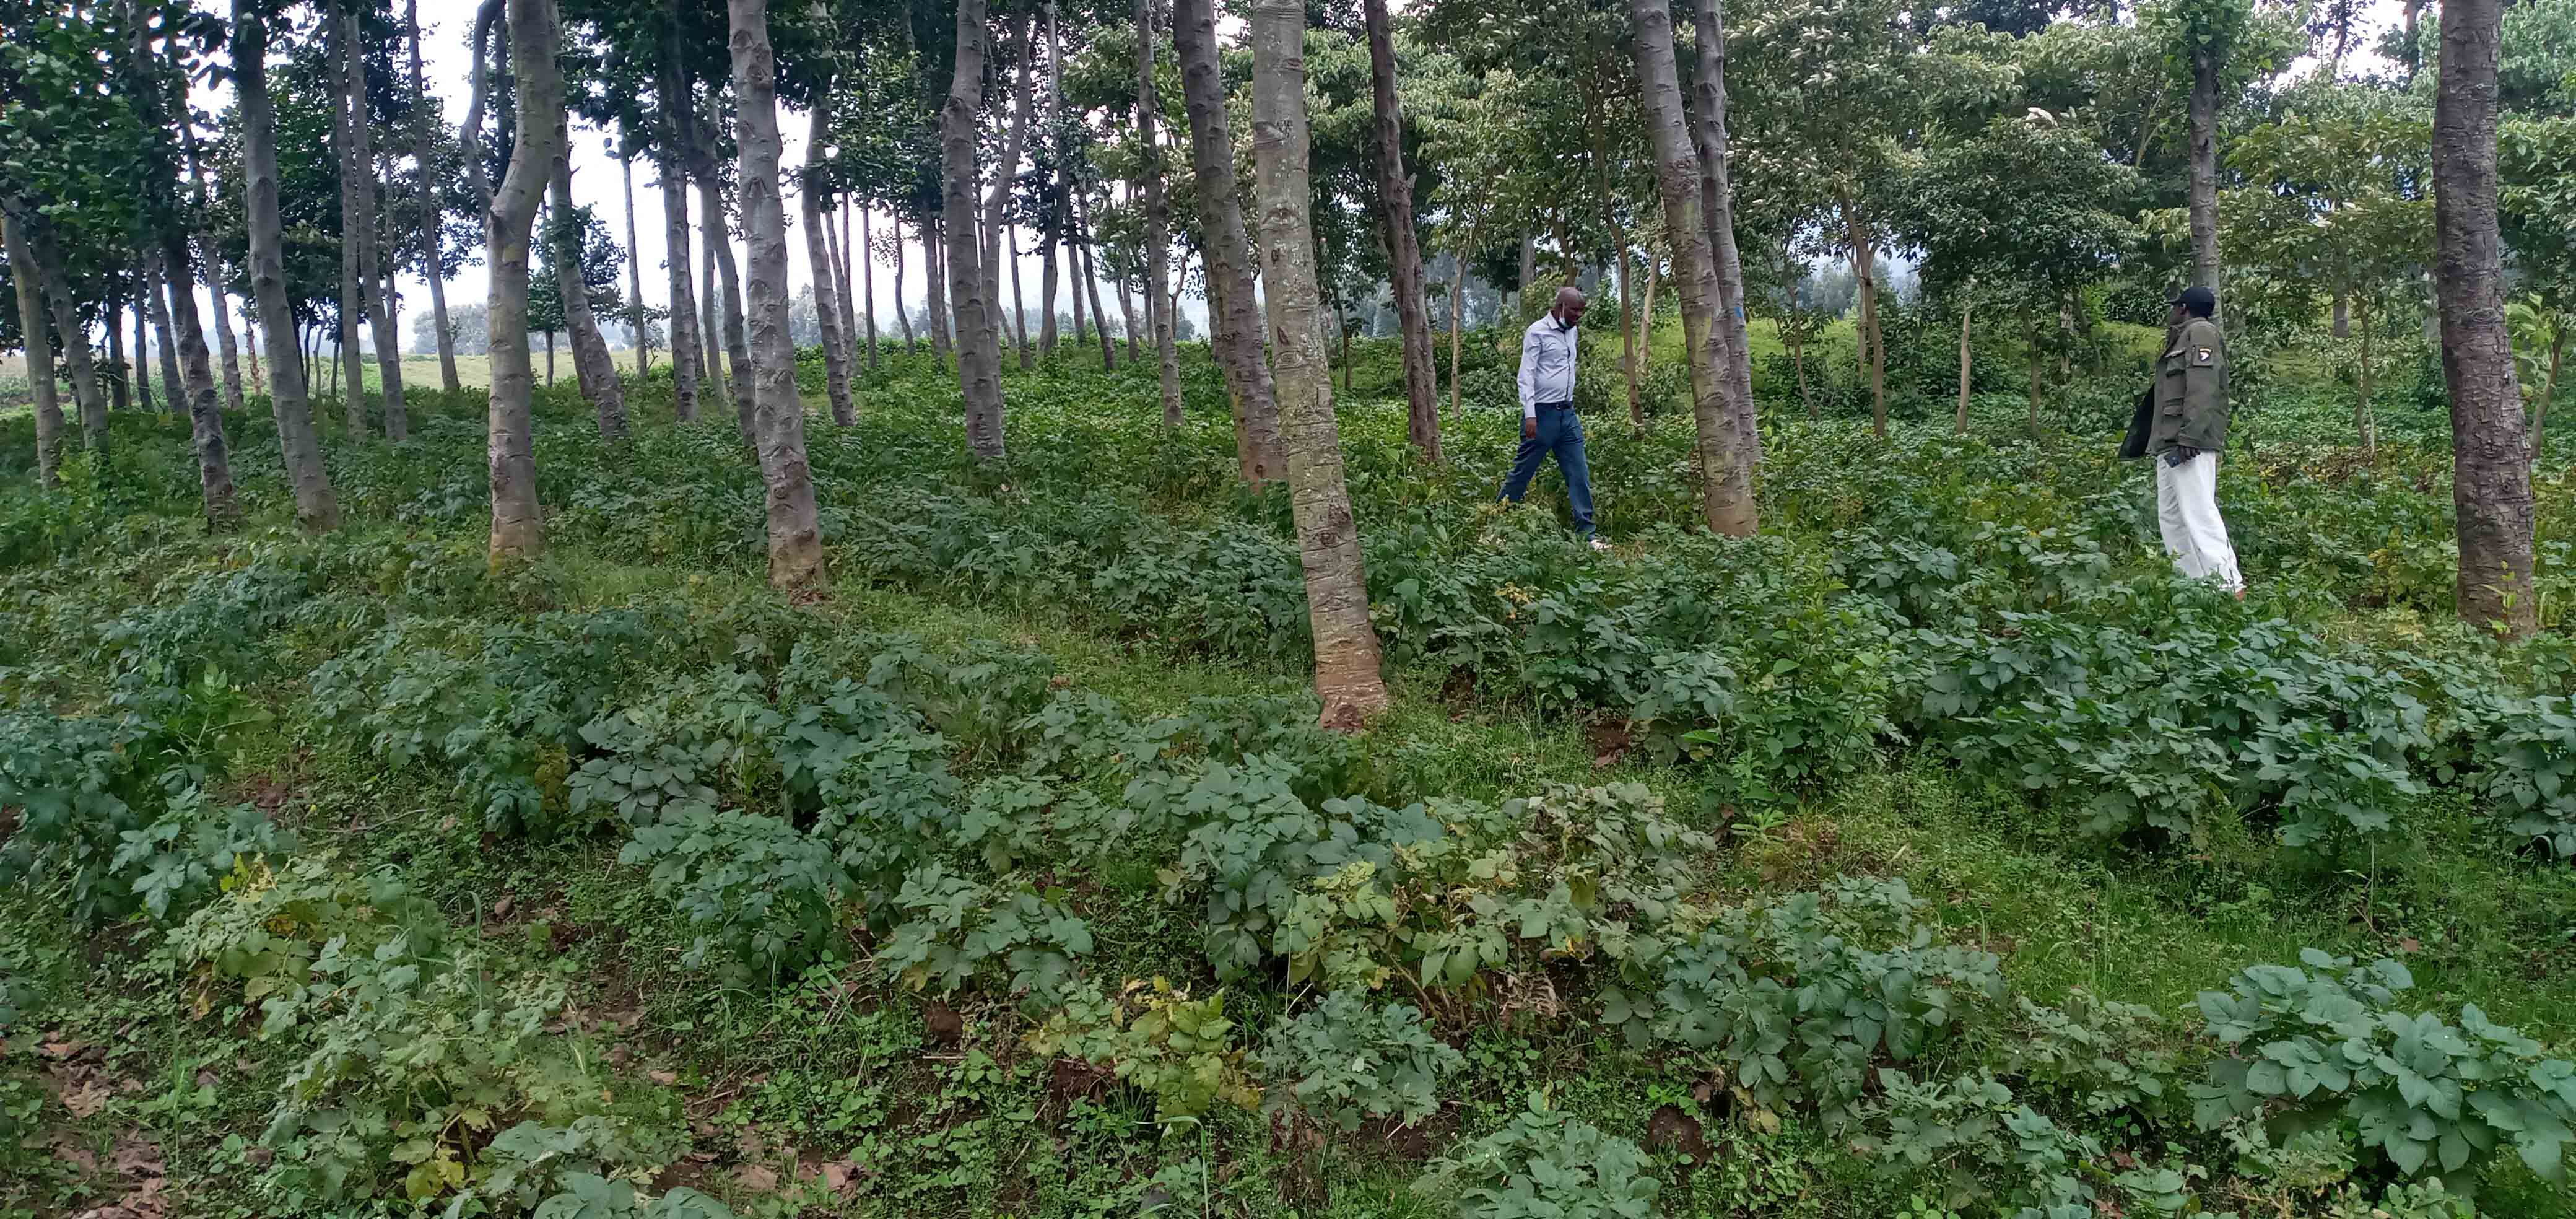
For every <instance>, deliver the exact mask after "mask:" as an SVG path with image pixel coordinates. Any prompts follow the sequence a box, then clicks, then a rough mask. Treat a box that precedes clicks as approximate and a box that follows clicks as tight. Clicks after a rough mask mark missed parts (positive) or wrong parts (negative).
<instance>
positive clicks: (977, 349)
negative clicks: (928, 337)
mask: <svg viewBox="0 0 2576 1219" xmlns="http://www.w3.org/2000/svg"><path fill="white" fill-rule="evenodd" d="M984 11H985V10H984V0H958V5H957V60H956V65H955V70H954V71H953V72H952V73H951V74H950V78H949V83H948V100H947V102H946V103H945V104H944V105H943V106H942V107H941V108H940V111H939V145H940V161H941V179H940V185H941V191H940V203H941V207H940V211H941V213H942V218H943V219H944V220H945V221H946V229H947V238H948V249H947V254H948V289H949V295H950V296H951V297H952V298H954V302H955V305H956V309H957V384H958V387H959V388H960V389H961V390H963V391H964V393H965V396H966V443H967V445H968V446H969V447H971V448H972V449H974V451H975V456H976V457H977V458H978V459H981V460H983V461H1000V460H1002V352H1001V344H1000V341H999V340H1000V331H999V330H998V329H996V328H995V327H994V326H993V324H992V322H991V320H990V318H989V315H988V310H989V309H990V308H991V303H990V302H989V301H987V300H986V299H985V296H984V291H985V281H984V273H983V271H982V269H981V267H980V266H979V263H980V261H981V255H982V251H981V250H979V249H978V248H977V246H978V243H977V241H976V240H975V203H976V199H975V118H976V115H977V114H978V113H979V112H980V111H981V110H982V109H983V105H984V39H985V30H984ZM1004 169H1005V171H1006V172H1007V169H1008V166H1005V167H1004Z"/></svg>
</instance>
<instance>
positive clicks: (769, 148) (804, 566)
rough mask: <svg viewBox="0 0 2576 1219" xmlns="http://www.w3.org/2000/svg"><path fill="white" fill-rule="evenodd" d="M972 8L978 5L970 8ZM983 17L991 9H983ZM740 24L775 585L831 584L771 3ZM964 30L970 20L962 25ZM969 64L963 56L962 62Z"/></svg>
mask: <svg viewBox="0 0 2576 1219" xmlns="http://www.w3.org/2000/svg"><path fill="white" fill-rule="evenodd" d="M969 2H970V3H972V2H974V0H969ZM976 7H977V9H978V10H979V11H980V10H981V8H982V5H981V4H980V3H978V4H976ZM726 10H727V12H728V13H729V14H730V15H731V17H732V19H733V28H732V38H731V40H730V42H729V43H728V44H727V45H728V46H729V48H730V49H731V51H732V53H733V93H734V115H735V117H734V143H735V145H736V146H737V147H739V148H740V149H741V150H742V182H741V185H742V219H743V229H744V232H745V234H746V235H747V236H748V237H749V239H750V242H751V250H750V255H751V257H750V274H749V275H748V276H747V277H746V278H747V279H748V281H749V282H748V283H746V284H745V285H744V286H745V288H746V289H748V291H747V292H746V294H745V303H746V304H747V305H748V306H749V310H750V312H749V314H748V317H747V323H748V326H749V329H750V331H751V343H752V347H751V351H752V364H751V385H750V387H749V389H750V392H751V394H752V396H753V399H754V401H755V403H756V404H757V413H756V415H755V417H754V422H755V425H756V431H755V433H754V435H755V441H754V443H755V444H756V446H757V447H758V448H759V451H760V475H761V480H762V481H763V482H765V483H767V484H768V487H769V582H770V583H771V584H772V585H775V586H776V587H779V588H806V587H811V586H813V585H817V584H821V583H824V582H825V575H824V571H823V524H822V519H821V517H820V515H819V514H818V513H817V512H816V510H815V506H814V479H813V476H812V474H811V472H810V471H809V470H808V469H807V467H806V462H805V406H804V403H803V402H802V401H801V400H799V399H798V398H797V396H796V345H795V344H794V343H793V342H791V341H789V339H788V337H787V200H786V198H785V196H783V195H782V194H780V193H779V186H778V169H779V165H778V162H779V157H780V152H781V141H780V139H779V135H778V62H777V59H776V57H775V56H774V55H773V54H772V53H771V51H770V45H769V3H768V0H728V3H727V5H726ZM961 20H962V19H961ZM961 57H962V56H961Z"/></svg>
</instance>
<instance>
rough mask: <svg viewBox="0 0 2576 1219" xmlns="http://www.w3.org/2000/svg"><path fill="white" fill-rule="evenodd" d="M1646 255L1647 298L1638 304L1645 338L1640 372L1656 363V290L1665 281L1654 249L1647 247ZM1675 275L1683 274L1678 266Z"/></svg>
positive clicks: (1639, 324) (1640, 328)
mask: <svg viewBox="0 0 2576 1219" xmlns="http://www.w3.org/2000/svg"><path fill="white" fill-rule="evenodd" d="M1645 255H1646V257H1645V260H1644V261H1645V264H1646V298H1645V299H1644V300H1643V301H1641V302H1639V303H1638V309H1637V313H1638V322H1637V330H1638V332H1639V333H1640V334H1641V335H1643V336H1644V338H1645V341H1644V342H1642V343H1639V344H1637V368H1638V371H1640V372H1643V371H1644V370H1646V369H1647V368H1648V367H1650V366H1651V365H1653V364H1654V362H1655V288H1656V286H1657V285H1658V284H1659V283H1661V282H1662V280H1663V269H1664V265H1663V262H1662V261H1661V260H1660V259H1657V258H1656V257H1655V251H1654V248H1653V247H1651V246H1649V247H1647V248H1646V250H1645ZM1673 273H1674V274H1676V275H1679V274H1680V273H1681V269H1680V267H1679V266H1678V265H1676V266H1675V267H1674V270H1673Z"/></svg>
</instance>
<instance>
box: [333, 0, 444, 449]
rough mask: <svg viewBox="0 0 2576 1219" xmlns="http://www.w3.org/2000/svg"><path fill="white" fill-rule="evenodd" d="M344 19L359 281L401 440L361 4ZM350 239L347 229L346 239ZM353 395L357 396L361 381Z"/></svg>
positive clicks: (396, 351)
mask: <svg viewBox="0 0 2576 1219" xmlns="http://www.w3.org/2000/svg"><path fill="white" fill-rule="evenodd" d="M340 21H341V26H342V29H343V31H344V33H343V35H342V37H343V40H344V41H345V42H346V43H347V44H348V59H347V61H346V62H347V66H348V74H349V75H348V87H349V164H350V166H351V167H352V168H353V169H354V171H355V172H354V174H353V177H354V178H355V179H356V181H355V183H354V185H353V186H352V187H351V191H352V193H353V195H354V196H355V197H356V199H357V201H358V211H357V220H356V221H355V228H356V233H357V236H356V241H357V243H358V282H359V284H360V285H361V287H362V290H363V293H364V300H365V305H366V311H367V312H366V319H367V334H368V337H369V338H371V339H372V340H374V342H375V345H376V378H377V381H378V382H379V384H380V387H381V388H382V389H383V391H384V412H385V439H387V440H391V441H393V442H394V443H396V444H400V443H402V442H403V441H404V440H407V439H410V437H411V417H410V415H409V413H408V412H407V411H406V410H405V409H404V406H403V375H402V335H401V333H400V332H399V331H397V330H395V329H394V317H393V308H392V302H390V301H388V300H386V299H385V292H384V287H383V285H384V282H385V277H384V270H383V268H382V267H381V266H380V265H379V264H380V263H381V261H382V259H381V254H382V252H383V248H384V247H383V245H382V243H381V238H380V236H379V234H378V233H377V231H376V229H377V225H378V224H379V223H380V218H379V217H378V216H377V215H376V157H375V153H374V151H373V142H372V140H371V139H370V138H369V128H370V127H371V126H373V122H372V118H371V116H370V114H369V110H368V106H367V57H366V46H367V42H366V36H365V28H364V27H363V26H362V25H361V24H360V23H359V20H358V10H357V9H356V8H354V7H353V8H351V9H350V10H349V11H348V12H346V13H344V14H342V16H341V18H340ZM349 227H350V226H349V225H343V226H342V228H343V229H344V230H346V229H348V228H349ZM348 239H349V238H348V237H347V235H346V233H345V232H344V233H343V236H342V240H348ZM434 274H435V273H434V272H433V275H434ZM350 396H351V397H353V398H354V397H356V396H357V384H356V383H355V382H352V383H351V385H350Z"/></svg>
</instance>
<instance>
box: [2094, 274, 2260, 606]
mask: <svg viewBox="0 0 2576 1219" xmlns="http://www.w3.org/2000/svg"><path fill="white" fill-rule="evenodd" d="M2217 308H2218V298H2217V297H2216V296H2215V295H2213V294H2211V292H2210V290H2209V289H2207V288H2197V287H2194V288H2185V289H2183V290H2182V291H2181V292H2180V293H2178V294H2176V295H2175V297H2174V300H2173V312H2172V314H2171V315H2170V316H2169V317H2168V318H2167V319H2166V334H2167V335H2168V336H2169V337H2168V338H2167V339H2166V342H2165V353H2164V354H2163V355H2162V356H2159V357H2157V359H2156V372H2155V381H2154V383H2153V384H2152V385H2150V386H2149V387H2148V389H2147V392H2146V393H2145V394H2143V395H2141V396H2140V397H2139V399H2138V408H2137V412H2136V414H2135V415H2133V416H2132V417H2131V418H2130V420H2129V434H2128V436H2127V437H2126V438H2125V439H2124V440H2123V441H2122V442H2121V445H2120V456H2122V457H2126V458H2138V457H2145V458H2148V459H2150V460H2152V461H2153V462H2155V469H2156V519H2157V523H2158V524H2159V525H2160V526H2162V529H2163V533H2164V542H2165V552H2166V553H2167V554H2170V555H2172V556H2173V561H2174V567H2175V569H2176V570H2178V571H2180V572H2182V574H2183V575H2184V576H2186V577H2189V578H2191V579H2195V580H2199V579H2214V580H2216V581H2218V586H2219V587H2221V588H2224V589H2226V590H2228V591H2229V592H2232V593H2234V594H2236V597H2237V599H2238V600H2240V601H2241V600H2243V599H2244V598H2245V578H2244V576H2242V575H2240V574H2239V573H2238V572H2237V570H2236V548H2235V547H2234V546H2233V545H2231V544H2229V542H2228V540H2227V522H2226V521H2224V520H2221V519H2219V515H2218V453H2219V450H2221V449H2224V448H2226V447H2227V337H2226V335H2225V334H2224V333H2223V332H2221V331H2220V330H2219V327H2218V323H2217V322H2215V321H2213V320H2211V318H2210V314H2212V313H2213V312H2215V311H2216V310H2217Z"/></svg>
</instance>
